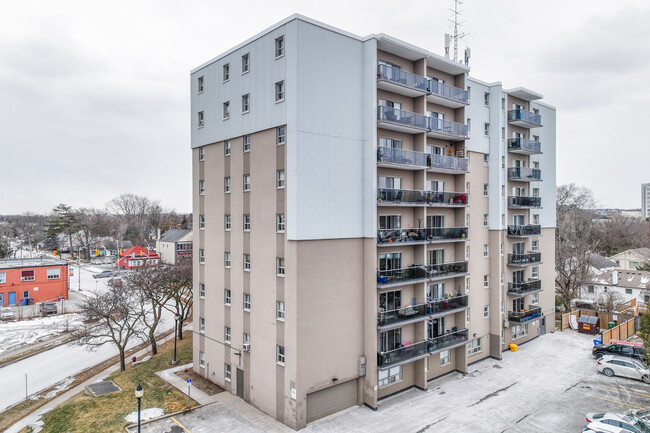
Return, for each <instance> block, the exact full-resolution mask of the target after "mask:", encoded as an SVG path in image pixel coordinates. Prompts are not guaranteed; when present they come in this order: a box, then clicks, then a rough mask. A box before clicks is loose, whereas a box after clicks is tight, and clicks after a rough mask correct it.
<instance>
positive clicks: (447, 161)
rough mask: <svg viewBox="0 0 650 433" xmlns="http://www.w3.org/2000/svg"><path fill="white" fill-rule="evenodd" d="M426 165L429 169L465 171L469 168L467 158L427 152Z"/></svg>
mask: <svg viewBox="0 0 650 433" xmlns="http://www.w3.org/2000/svg"><path fill="white" fill-rule="evenodd" d="M427 167H428V168H429V169H443V170H457V171H467V170H469V161H468V160H467V158H456V157H455V156H448V155H428V154H427Z"/></svg>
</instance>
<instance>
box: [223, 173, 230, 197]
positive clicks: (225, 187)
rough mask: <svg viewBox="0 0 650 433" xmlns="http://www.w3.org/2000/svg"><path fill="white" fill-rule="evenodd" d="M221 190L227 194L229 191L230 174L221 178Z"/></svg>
mask: <svg viewBox="0 0 650 433" xmlns="http://www.w3.org/2000/svg"><path fill="white" fill-rule="evenodd" d="M223 191H224V192H225V193H226V194H227V193H230V176H226V177H224V178H223Z"/></svg>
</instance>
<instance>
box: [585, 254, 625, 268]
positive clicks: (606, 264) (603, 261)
mask: <svg viewBox="0 0 650 433" xmlns="http://www.w3.org/2000/svg"><path fill="white" fill-rule="evenodd" d="M589 264H590V265H591V266H593V267H594V268H597V269H607V268H616V267H618V265H617V264H616V262H614V261H612V260H609V259H608V258H607V257H604V256H601V255H600V254H596V253H591V254H589Z"/></svg>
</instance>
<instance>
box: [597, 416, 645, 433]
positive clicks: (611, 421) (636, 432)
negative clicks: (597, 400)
mask: <svg viewBox="0 0 650 433" xmlns="http://www.w3.org/2000/svg"><path fill="white" fill-rule="evenodd" d="M594 423H598V424H594ZM601 424H604V425H608V426H610V427H614V429H613V430H611V431H614V432H619V431H620V432H625V433H627V432H628V431H629V432H632V433H648V432H650V427H649V426H648V425H647V424H646V423H645V422H643V421H641V420H639V419H638V418H636V417H633V416H629V415H625V414H622V413H614V412H606V413H588V414H587V423H586V424H585V427H587V428H589V429H592V430H595V431H599V430H597V428H598V427H599V426H600V425H601ZM592 425H593V427H594V428H592ZM616 427H618V428H619V429H622V430H616V429H615V428H616ZM604 431H607V430H604Z"/></svg>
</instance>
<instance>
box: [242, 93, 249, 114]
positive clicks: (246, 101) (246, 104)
mask: <svg viewBox="0 0 650 433" xmlns="http://www.w3.org/2000/svg"><path fill="white" fill-rule="evenodd" d="M250 105H251V95H250V93H247V94H245V95H242V97H241V112H242V113H248V112H249V111H250V108H251V107H250Z"/></svg>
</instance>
